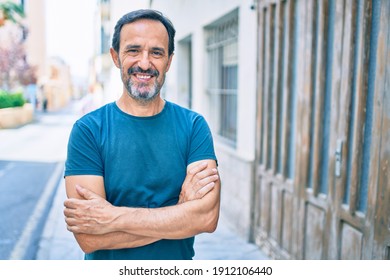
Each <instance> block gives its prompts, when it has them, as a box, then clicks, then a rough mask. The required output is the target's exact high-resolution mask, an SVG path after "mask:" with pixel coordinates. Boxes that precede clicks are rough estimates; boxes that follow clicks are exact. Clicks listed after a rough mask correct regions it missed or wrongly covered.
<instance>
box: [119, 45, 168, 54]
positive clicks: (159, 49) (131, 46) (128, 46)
mask: <svg viewBox="0 0 390 280" xmlns="http://www.w3.org/2000/svg"><path fill="white" fill-rule="evenodd" d="M140 48H141V45H127V46H126V47H125V50H130V49H140ZM152 51H160V52H163V53H165V49H164V48H160V47H153V48H152Z"/></svg>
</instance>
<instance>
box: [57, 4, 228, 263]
mask: <svg viewBox="0 0 390 280" xmlns="http://www.w3.org/2000/svg"><path fill="white" fill-rule="evenodd" d="M174 35H175V29H174V27H173V26H172V24H171V22H170V21H169V20H168V19H167V18H165V17H164V16H163V15H162V14H161V13H159V12H157V11H153V10H138V11H134V12H131V13H128V14H126V15H124V16H123V17H122V18H121V19H120V20H119V21H118V23H117V24H116V27H115V32H114V36H113V42H112V48H111V50H110V52H111V56H112V59H113V61H114V63H115V65H116V66H117V67H118V68H119V69H120V73H121V78H122V82H123V93H122V95H121V97H120V98H119V99H118V100H117V101H116V102H113V103H110V104H107V105H105V106H103V107H102V108H100V109H98V110H96V111H94V112H92V113H89V114H87V115H85V116H84V117H82V118H81V119H80V120H78V121H77V122H76V123H75V125H74V127H73V129H72V133H71V136H70V139H69V144H68V158H67V161H66V169H65V182H66V190H67V195H68V199H67V200H66V201H65V202H64V205H65V210H64V214H65V220H66V223H67V228H68V230H70V231H71V232H73V233H74V235H75V238H76V240H77V242H78V243H79V245H80V247H81V248H82V250H83V251H84V252H85V253H86V255H85V259H192V258H193V256H194V249H193V244H194V236H195V235H196V234H199V233H202V232H213V231H214V230H215V229H216V226H217V222H218V217H219V205H220V180H219V178H218V171H217V164H216V157H215V153H214V148H213V142H212V136H211V133H210V130H209V127H208V125H207V123H206V122H205V120H204V118H203V117H202V116H201V115H199V114H197V113H195V112H192V111H190V110H187V109H184V108H182V107H180V106H178V105H175V104H173V103H171V102H168V101H165V100H163V99H162V98H161V96H160V89H161V87H162V85H163V83H164V79H165V74H166V72H168V70H169V67H170V64H171V61H172V57H173V51H174Z"/></svg>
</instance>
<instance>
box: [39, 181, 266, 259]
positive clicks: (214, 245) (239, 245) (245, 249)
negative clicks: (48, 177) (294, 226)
mask: <svg viewBox="0 0 390 280" xmlns="http://www.w3.org/2000/svg"><path fill="white" fill-rule="evenodd" d="M65 198H66V194H65V186H64V180H60V184H59V186H58V189H57V193H56V196H55V198H54V201H53V205H52V209H51V212H50V214H49V217H48V220H47V222H46V225H45V228H44V231H43V234H42V238H41V241H40V244H39V251H38V254H37V259H38V260H82V259H83V252H82V251H81V250H80V249H79V247H78V245H77V243H76V241H75V239H74V237H73V234H72V233H70V232H69V231H67V229H66V226H65V220H64V216H63V209H64V207H63V201H64V199H65ZM195 253H196V255H195V258H194V259H195V260H267V259H269V258H268V256H267V255H266V254H264V253H263V252H262V251H261V250H260V249H259V248H258V247H257V246H256V245H254V244H250V243H248V242H246V241H245V240H244V239H242V238H241V237H239V236H238V235H236V234H234V233H233V232H232V231H231V230H229V228H228V227H227V226H226V224H225V223H224V221H223V220H220V222H219V225H218V228H217V230H216V231H215V232H214V233H212V234H208V233H204V234H200V235H198V236H197V237H196V238H195Z"/></svg>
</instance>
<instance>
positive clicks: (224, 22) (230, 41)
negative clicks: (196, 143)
mask: <svg viewBox="0 0 390 280" xmlns="http://www.w3.org/2000/svg"><path fill="white" fill-rule="evenodd" d="M206 50H207V66H208V68H207V73H208V80H207V92H208V94H209V95H210V105H211V107H210V116H211V120H210V121H211V123H212V126H213V128H214V129H215V130H216V132H217V134H218V135H219V136H221V137H222V138H223V139H225V140H226V141H227V143H229V144H230V145H232V146H235V144H236V140H237V88H238V10H235V11H234V12H232V13H230V14H228V15H227V16H225V17H223V18H222V19H219V20H217V21H216V22H215V23H213V24H211V25H210V26H208V27H206Z"/></svg>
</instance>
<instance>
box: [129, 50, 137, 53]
mask: <svg viewBox="0 0 390 280" xmlns="http://www.w3.org/2000/svg"><path fill="white" fill-rule="evenodd" d="M127 52H128V53H138V52H139V50H136V49H129V50H127Z"/></svg>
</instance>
